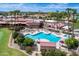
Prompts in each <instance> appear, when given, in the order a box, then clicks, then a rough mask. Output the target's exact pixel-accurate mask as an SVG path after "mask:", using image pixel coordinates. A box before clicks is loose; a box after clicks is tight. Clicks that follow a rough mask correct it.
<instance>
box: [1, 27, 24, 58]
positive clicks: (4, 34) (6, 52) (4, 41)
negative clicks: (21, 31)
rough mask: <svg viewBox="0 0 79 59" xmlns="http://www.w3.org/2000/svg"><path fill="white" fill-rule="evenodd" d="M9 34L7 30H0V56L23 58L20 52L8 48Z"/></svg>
mask: <svg viewBox="0 0 79 59" xmlns="http://www.w3.org/2000/svg"><path fill="white" fill-rule="evenodd" d="M10 34H11V31H10V30H8V29H7V28H2V29H0V56H25V54H24V53H22V52H21V51H18V50H16V49H12V48H9V47H8V41H9V36H10Z"/></svg>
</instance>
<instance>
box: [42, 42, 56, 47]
mask: <svg viewBox="0 0 79 59" xmlns="http://www.w3.org/2000/svg"><path fill="white" fill-rule="evenodd" d="M40 45H41V46H44V47H55V46H56V43H52V42H40Z"/></svg>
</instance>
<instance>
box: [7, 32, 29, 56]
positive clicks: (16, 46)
mask: <svg viewBox="0 0 79 59" xmlns="http://www.w3.org/2000/svg"><path fill="white" fill-rule="evenodd" d="M8 47H10V48H14V49H17V50H19V51H21V52H23V53H24V54H26V55H29V54H28V53H26V51H24V50H21V49H20V47H19V46H18V45H17V44H14V40H13V39H12V33H11V35H10V37H9V43H8ZM29 56H30V55H29Z"/></svg>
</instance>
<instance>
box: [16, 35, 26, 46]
mask: <svg viewBox="0 0 79 59" xmlns="http://www.w3.org/2000/svg"><path fill="white" fill-rule="evenodd" d="M24 40H25V38H24V35H23V34H19V35H18V37H17V39H16V42H17V43H18V44H19V45H21V44H22V43H23V41H24Z"/></svg>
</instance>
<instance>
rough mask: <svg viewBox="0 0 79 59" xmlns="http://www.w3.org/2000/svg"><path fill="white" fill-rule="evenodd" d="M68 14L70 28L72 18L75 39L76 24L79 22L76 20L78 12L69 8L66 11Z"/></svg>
mask: <svg viewBox="0 0 79 59" xmlns="http://www.w3.org/2000/svg"><path fill="white" fill-rule="evenodd" d="M66 13H67V15H68V27H69V24H70V17H72V20H71V21H72V25H71V26H72V38H74V22H76V21H77V20H76V19H75V18H76V17H75V16H76V14H77V10H76V9H72V8H67V9H66Z"/></svg>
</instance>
